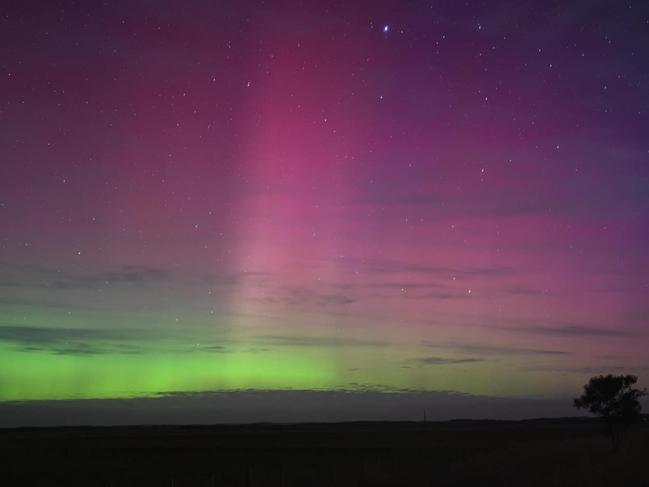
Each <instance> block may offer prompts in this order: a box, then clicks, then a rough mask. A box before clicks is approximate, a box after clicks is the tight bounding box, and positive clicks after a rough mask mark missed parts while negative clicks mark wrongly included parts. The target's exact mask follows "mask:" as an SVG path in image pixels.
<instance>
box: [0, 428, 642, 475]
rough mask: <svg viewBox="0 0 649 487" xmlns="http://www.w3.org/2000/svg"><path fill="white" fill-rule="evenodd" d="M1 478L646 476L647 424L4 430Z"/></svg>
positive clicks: (0, 439)
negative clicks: (608, 430)
mask: <svg viewBox="0 0 649 487" xmlns="http://www.w3.org/2000/svg"><path fill="white" fill-rule="evenodd" d="M0 466H1V468H2V479H3V480H2V484H3V485H8V486H9V485H11V486H14V485H43V486H50V485H52V486H56V485H102V486H109V485H112V486H118V485H119V486H121V485H129V486H130V485H133V486H143V485H156V486H174V487H180V486H246V487H252V486H283V487H289V486H300V487H316V486H338V485H340V486H390V485H394V486H396V485H399V486H420V485H422V486H433V485H434V486H452V485H471V486H474V485H475V486H478V485H498V486H508V485H512V486H514V485H516V486H521V485H538V486H554V485H570V486H579V485H583V486H589V487H592V486H599V485H601V486H616V485H620V486H621V485H630V486H631V485H632V486H634V487H635V486H643V485H649V424H647V423H644V424H640V425H637V426H635V427H633V428H631V429H629V430H628V431H627V432H626V434H625V436H624V438H623V441H622V443H621V445H620V447H619V448H618V449H617V451H614V450H613V448H612V445H611V441H610V439H609V438H608V437H607V436H606V435H605V430H604V429H603V425H602V424H601V423H599V422H597V421H591V420H535V421H522V422H494V421H457V422H446V423H427V424H424V423H342V424H302V425H285V426H282V425H265V424H260V425H245V426H186V427H178V426H141V427H111V428H91V427H79V428H38V429H36V428H34V429H31V428H20V429H13V430H0Z"/></svg>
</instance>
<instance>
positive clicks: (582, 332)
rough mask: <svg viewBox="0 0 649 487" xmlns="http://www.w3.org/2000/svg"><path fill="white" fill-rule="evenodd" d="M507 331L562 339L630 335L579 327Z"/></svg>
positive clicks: (512, 328)
mask: <svg viewBox="0 0 649 487" xmlns="http://www.w3.org/2000/svg"><path fill="white" fill-rule="evenodd" d="M504 329H506V330H508V331H514V332H520V333H531V334H537V335H551V336H564V337H584V336H590V337H621V336H628V335H629V334H630V333H629V332H628V331H626V330H611V329H604V328H594V327H590V326H581V325H566V326H520V327H511V328H504Z"/></svg>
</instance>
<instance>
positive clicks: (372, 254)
mask: <svg viewBox="0 0 649 487" xmlns="http://www.w3.org/2000/svg"><path fill="white" fill-rule="evenodd" d="M648 243H649V4H647V3H646V2H644V1H618V0H615V1H614V0H610V1H596V0H595V1H591V0H588V1H570V2H568V1H566V2H556V1H514V0H511V1H483V2H472V1H467V2H459V1H451V0H446V1H429V2H424V1H398V2H397V1H390V2H388V1H376V0H373V1H354V2H346V1H335V2H334V1H326V0H323V1H315V0H313V1H283V2H279V1H278V2H272V1H266V2H252V1H234V0H232V1H224V2H216V1H188V2H175V1H166V0H163V1H159V0H156V1H153V0H151V1H139V2H135V1H105V2H99V1H78V2H72V1H41V2H3V5H2V7H0V402H14V401H26V400H47V401H48V403H52V402H54V403H56V402H57V401H56V400H62V399H65V400H75V401H80V400H86V399H92V400H97V401H88V402H86V403H85V404H90V406H89V408H90V409H93V408H95V407H99V406H97V404H101V403H102V400H104V401H105V403H106V404H109V403H110V404H114V402H115V401H119V400H127V399H129V400H130V399H134V398H139V399H137V400H138V401H145V402H146V401H154V402H155V401H156V399H155V398H156V397H159V398H161V399H160V401H170V400H172V399H177V398H182V399H183V400H184V401H185V403H184V404H185V406H184V408H185V409H182V412H180V413H178V415H177V416H176V417H175V418H174V419H175V420H178V421H181V420H189V419H188V418H189V417H190V416H191V405H192V402H191V401H192V400H193V399H192V398H193V397H199V396H200V398H203V399H204V397H205V395H206V394H207V395H212V396H211V397H212V399H213V398H214V397H215V396H214V394H216V395H217V396H218V397H224V398H226V399H224V400H226V401H227V397H234V398H235V399H236V397H238V396H241V395H246V397H248V399H247V400H248V401H249V407H250V411H251V416H250V417H251V418H253V419H260V420H264V419H267V418H273V419H276V417H275V416H273V414H274V413H272V411H271V409H270V407H269V406H267V404H268V403H267V402H265V399H264V398H276V397H277V394H280V395H281V394H283V393H284V394H286V395H287V396H286V397H290V398H291V399H290V400H291V401H292V402H297V403H300V401H302V400H304V401H305V402H304V405H306V404H312V402H308V401H312V399H313V395H314V394H315V395H316V396H317V397H335V403H336V408H337V409H336V411H337V412H336V414H338V415H339V416H340V417H341V418H345V417H347V416H345V412H347V413H348V417H349V418H352V417H353V418H357V417H361V416H362V415H363V414H364V412H363V411H364V410H363V408H361V409H358V408H357V406H354V405H353V404H351V403H350V404H351V405H349V406H346V402H345V401H346V399H345V397H347V398H352V399H353V400H354V401H357V400H361V399H359V398H360V397H361V396H363V395H364V394H365V395H367V396H363V397H370V396H371V397H373V396H372V395H379V396H381V397H388V398H389V400H390V401H392V402H390V404H391V406H390V407H391V408H392V409H391V410H392V411H395V410H398V407H399V406H398V404H399V401H395V399H394V398H395V397H404V398H405V399H404V401H406V402H407V401H409V400H412V399H408V397H410V398H412V397H414V396H413V395H417V397H421V394H429V396H426V397H430V398H432V399H431V401H432V403H434V401H435V400H436V399H435V398H439V397H441V398H442V399H441V401H442V402H440V403H439V404H443V403H444V400H447V399H448V398H449V397H451V398H452V397H463V398H475V399H476V401H478V400H482V401H483V400H486V399H485V398H487V399H488V398H490V397H491V398H498V400H504V401H507V400H510V402H507V404H509V405H510V406H511V409H512V411H513V412H512V413H511V415H512V416H516V415H519V416H520V415H524V414H525V413H523V412H522V411H523V409H520V410H518V411H517V409H516V406H515V405H516V404H520V403H519V402H517V401H521V400H528V399H538V400H540V401H541V400H550V399H553V398H557V397H564V396H565V397H570V396H571V395H573V396H574V395H577V394H578V393H579V391H580V388H581V386H582V385H583V384H584V383H585V382H586V381H587V380H588V378H589V377H590V376H592V375H594V374H598V373H608V372H611V373H622V372H624V373H634V374H637V375H639V376H640V384H641V385H642V384H646V383H647V379H646V377H649V358H648V354H647V349H648V348H649V326H648V320H649V252H648V250H647V244H648ZM643 376H646V377H643ZM242 391H244V392H242ZM290 391H292V392H290ZM309 391H311V392H309ZM344 391H346V392H344ZM397 393H398V394H397ZM455 393H461V394H455ZM229 394H231V396H229ZM251 394H252V396H253V397H254V400H253V402H252V403H250V399H249V396H250V395H251ZM296 394H297V396H296ZM309 394H311V395H309ZM235 396H236V397H235ZM306 397H309V398H311V399H308V400H307V399H304V398H306ZM444 398H446V399H444ZM352 399H348V400H347V401H348V402H349V401H352ZM80 403H84V401H80ZM32 404H35V403H32ZM147 404H151V402H148V403H147ZM250 404H253V406H250ZM273 404H275V403H273ZM566 404H567V408H568V409H567V410H568V413H569V414H570V406H571V403H570V401H568V402H567V403H566ZM273 407H275V406H273ZM417 407H418V406H417ZM449 407H450V406H449ZM346 408H347V409H346ZM234 409H237V407H234ZM326 409H327V408H326V407H325V408H324V410H325V412H326ZM438 409H439V411H438V412H439V416H440V417H441V416H444V417H446V416H453V414H452V411H450V412H449V409H448V408H446V409H444V408H443V407H440V408H438ZM179 411H180V410H179ZM188 411H189V412H188ZM404 411H405V410H404ZM485 411H486V412H485ZM489 411H491V410H489ZM489 411H487V410H484V411H483V412H484V415H487V416H488V415H489V414H491V413H490V412H489ZM525 411H527V410H525ZM491 412H493V411H491ZM395 414H396V413H395ZM407 414H410V413H409V412H408V413H406V412H404V413H403V415H404V416H407ZM417 414H419V412H417ZM458 414H459V413H458ZM466 414H467V415H470V411H468V412H466ZM530 414H532V413H530ZM396 415H397V416H398V414H396ZM336 417H338V416H336ZM222 419H223V418H222ZM226 419H227V418H226ZM284 419H286V418H284ZM288 419H291V417H290V416H288ZM413 419H414V418H413ZM417 419H419V418H417Z"/></svg>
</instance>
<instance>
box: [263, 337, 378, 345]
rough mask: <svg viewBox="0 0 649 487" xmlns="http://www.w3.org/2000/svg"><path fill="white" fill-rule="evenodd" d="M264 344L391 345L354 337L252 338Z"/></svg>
mask: <svg viewBox="0 0 649 487" xmlns="http://www.w3.org/2000/svg"><path fill="white" fill-rule="evenodd" d="M252 338H254V339H255V340H257V341H260V342H262V343H268V344H272V345H285V346H303V347H348V346H356V347H381V346H387V345H389V343H388V342H384V341H380V340H363V339H359V338H352V337H334V336H306V335H301V336H300V335H296V336H293V335H257V336H254V337H252Z"/></svg>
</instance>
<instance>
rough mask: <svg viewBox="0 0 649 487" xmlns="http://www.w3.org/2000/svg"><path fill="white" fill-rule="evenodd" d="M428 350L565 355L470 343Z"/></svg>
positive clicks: (487, 353) (446, 345)
mask: <svg viewBox="0 0 649 487" xmlns="http://www.w3.org/2000/svg"><path fill="white" fill-rule="evenodd" d="M425 345H426V346H427V347H429V348H436V349H446V350H455V351H460V352H464V353H470V354H474V353H475V354H481V355H567V354H568V352H565V351H562V350H548V349H543V348H525V347H506V346H500V345H476V344H472V343H459V342H452V343H443V344H437V343H427V344H425Z"/></svg>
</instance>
